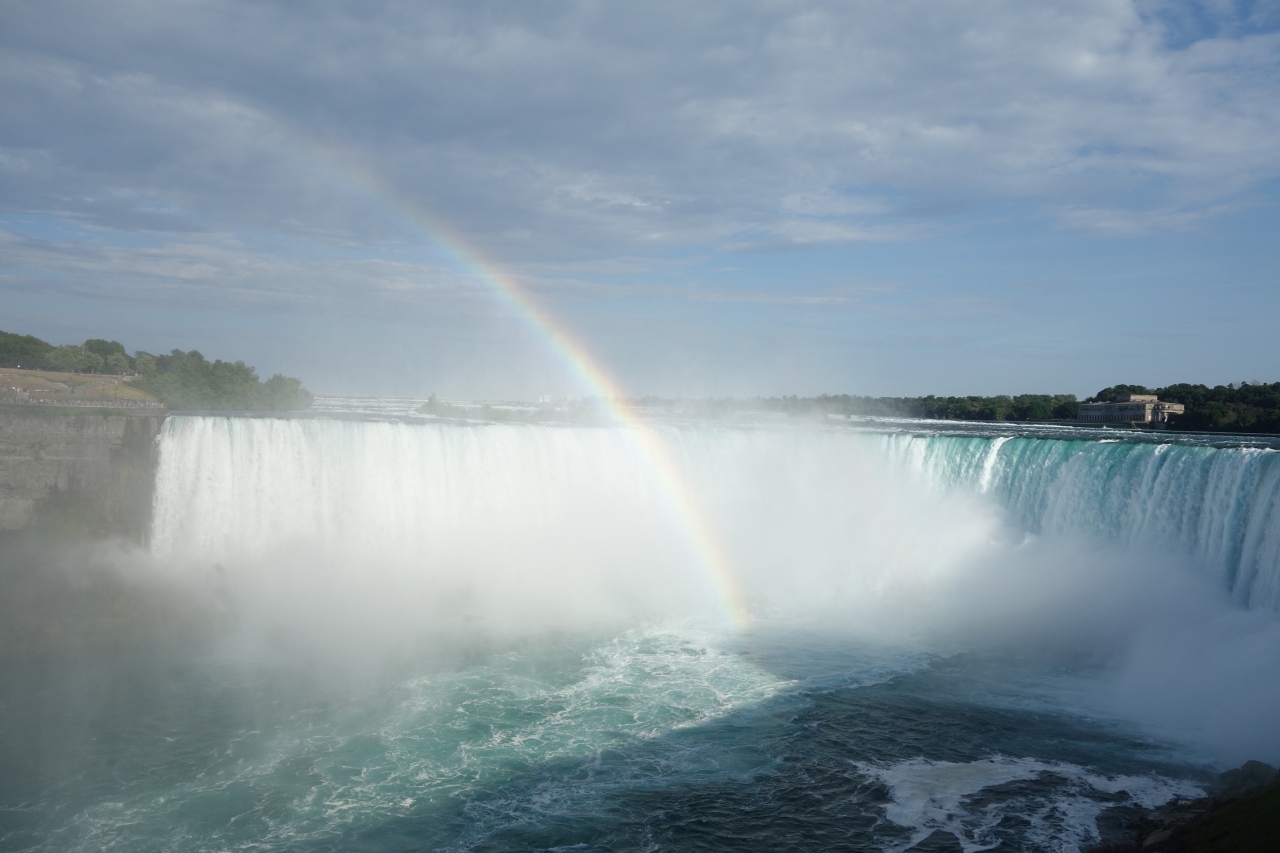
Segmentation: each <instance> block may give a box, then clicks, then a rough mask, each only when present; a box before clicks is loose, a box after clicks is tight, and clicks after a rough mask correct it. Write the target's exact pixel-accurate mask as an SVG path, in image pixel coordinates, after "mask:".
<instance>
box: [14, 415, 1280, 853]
mask: <svg viewBox="0 0 1280 853" xmlns="http://www.w3.org/2000/svg"><path fill="white" fill-rule="evenodd" d="M654 431H655V437H654V438H653V440H652V441H651V442H650V443H649V444H648V445H646V444H645V443H644V442H637V441H636V440H635V435H634V434H632V433H630V432H629V431H628V430H627V429H623V428H614V427H580V426H579V427H572V426H559V427H558V426H535V425H501V424H489V425H480V424H471V425H456V424H452V425H451V424H439V423H423V422H414V421H412V420H410V419H403V418H387V419H377V418H374V419H344V418H341V417H320V418H293V419H289V418H225V417H184V416H179V417H174V418H172V419H171V420H170V421H169V423H168V424H167V426H166V428H165V432H164V434H163V436H162V437H161V446H160V463H159V471H158V475H157V482H156V498H155V508H154V517H153V524H152V534H151V541H150V544H149V548H148V550H147V551H146V552H145V553H140V554H134V553H124V554H119V553H117V554H115V555H114V556H112V557H111V559H112V560H114V561H115V563H114V565H117V566H118V570H119V571H120V572H121V574H122V576H125V577H127V578H128V581H129V583H131V584H134V585H135V586H140V587H146V588H148V589H154V590H163V591H164V595H167V596H171V598H172V600H173V601H174V602H177V603H175V605H174V606H175V607H179V606H180V607H181V608H185V609H184V610H183V611H182V612H184V613H189V614H191V619H192V620H195V621H198V622H199V623H200V624H201V625H203V626H205V630H204V631H203V633H200V637H199V639H198V640H192V639H190V638H189V637H188V638H187V639H186V640H184V641H183V642H181V643H176V644H175V645H174V647H172V648H162V649H156V648H148V649H142V650H139V649H131V650H125V651H123V652H121V653H120V654H119V655H116V656H114V657H112V658H111V659H110V660H108V661H106V662H104V663H103V664H101V665H100V666H96V668H93V669H91V670H89V671H87V672H86V671H84V670H83V669H81V670H77V671H76V677H75V678H74V679H68V680H64V681H59V682H56V683H53V684H52V686H50V687H48V688H47V689H46V690H45V692H44V693H43V694H41V695H42V698H41V699H40V701H39V702H27V703H26V704H23V703H12V704H11V705H9V706H6V707H5V708H4V709H2V710H0V713H3V714H4V717H3V718H0V721H3V722H4V723H5V725H6V726H7V727H8V728H9V729H10V730H11V731H13V730H21V731H22V732H24V733H27V735H29V736H28V737H27V740H28V741H29V743H28V744H27V746H26V748H24V749H13V750H10V752H11V754H12V755H14V756H17V757H18V758H19V759H21V761H22V762H25V763H22V764H21V766H20V767H19V768H17V769H16V770H13V771H6V772H4V773H3V774H0V775H3V786H4V787H3V789H2V793H3V795H4V796H3V806H2V807H0V808H2V812H0V815H2V817H0V819H2V820H3V823H2V824H0V846H4V847H5V848H6V849H41V850H95V851H96V850H130V851H134V850H140V851H152V850H154V851H165V850H183V851H186V850H209V851H215V850H216V851H227V850H255V851H257V850H270V851H276V850H279V851H310V850H369V851H383V850H486V851H487V850H495V851H496V850H550V849H557V850H559V849H575V850H682V851H683V850H774V849H808V850H895V851H897V850H907V849H910V848H911V847H913V846H915V845H917V844H920V843H922V842H924V843H926V844H931V845H934V846H933V847H932V848H930V849H958V848H963V849H964V850H966V851H974V850H983V849H991V848H993V847H996V846H998V845H1000V844H1002V843H1003V844H1004V845H1005V846H1004V847H1003V848H1002V849H1016V850H1045V851H1069V850H1077V849H1081V848H1087V847H1088V846H1089V845H1090V844H1092V843H1096V842H1097V840H1098V830H1097V826H1096V823H1095V818H1096V817H1097V815H1098V814H1099V813H1100V812H1101V811H1102V810H1103V809H1105V808H1108V807H1109V806H1113V805H1116V804H1123V803H1138V804H1143V805H1155V804H1158V803H1162V802H1164V801H1166V800H1168V799H1170V798H1171V797H1173V796H1177V795H1189V794H1195V793H1196V792H1197V791H1198V790H1199V786H1200V785H1201V784H1202V783H1203V781H1204V779H1205V778H1206V774H1207V772H1208V771H1209V770H1210V769H1211V768H1213V767H1215V766H1221V765H1224V764H1227V763H1239V761H1241V760H1243V759H1245V758H1261V759H1264V760H1271V761H1275V760H1276V759H1277V758H1280V736H1278V735H1277V731H1276V727H1275V725H1274V719H1275V715H1276V714H1277V712H1280V687H1277V685H1280V630H1278V629H1277V624H1278V623H1277V619H1276V610H1277V609H1278V607H1280V453H1277V451H1276V450H1274V449H1271V448H1269V447H1266V446H1243V445H1241V446H1212V445H1209V444H1206V443H1204V442H1195V441H1189V440H1181V441H1180V440H1178V439H1176V438H1174V439H1169V440H1163V441H1155V440H1150V439H1149V437H1148V438H1141V437H1133V438H1130V439H1126V440H1116V436H1115V434H1110V433H1101V432H1099V433H1078V432H1071V431H1066V430H1062V431H1056V432H1054V431H1045V430H1024V431H1022V432H1018V431H1010V430H997V429H995V428H977V429H974V428H958V427H957V428H955V429H941V430H939V429H938V428H937V427H936V426H932V427H929V428H927V429H926V427H925V425H922V424H914V425H913V424H906V425H900V427H899V428H897V429H895V430H892V431H883V430H868V429H858V428H853V427H851V426H849V425H840V426H829V425H828V426H792V427H785V428H784V427H780V426H776V425H774V426H759V425H757V426H725V425H720V426H717V425H706V424H703V425H698V424H688V423H686V424H679V425H677V424H671V425H666V426H656V427H654ZM655 448H657V449H656V450H655ZM947 845H952V846H950V847H948V846H947ZM957 845H958V847H957Z"/></svg>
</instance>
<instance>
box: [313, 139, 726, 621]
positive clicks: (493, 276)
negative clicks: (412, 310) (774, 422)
mask: <svg viewBox="0 0 1280 853" xmlns="http://www.w3.org/2000/svg"><path fill="white" fill-rule="evenodd" d="M310 147H312V149H313V150H315V147H314V146H310ZM336 153H337V152H334V151H332V150H328V151H323V152H319V157H318V159H319V160H321V161H322V162H324V161H328V163H329V164H330V166H331V167H332V168H331V169H330V171H331V173H332V174H334V175H337V176H341V177H344V178H345V179H346V180H345V181H344V182H343V183H344V184H345V185H346V186H347V188H348V189H351V190H354V191H356V192H357V193H358V194H360V195H361V196H363V197H365V198H366V199H367V200H369V201H370V202H372V203H373V204H374V205H375V206H376V207H378V208H379V209H381V210H382V211H383V212H385V213H388V214H390V215H391V216H392V217H393V218H394V219H396V220H397V221H399V222H400V223H401V224H402V225H404V226H406V227H407V228H408V229H409V230H410V231H411V232H412V233H414V234H417V235H419V236H422V237H424V238H425V239H427V240H428V241H429V242H430V243H431V244H432V245H433V246H435V247H437V248H439V249H440V250H442V251H443V252H445V253H446V255H447V256H448V258H449V259H450V260H451V261H452V262H453V265H454V266H455V267H458V268H460V269H461V270H462V271H463V272H466V273H468V274H470V275H472V276H474V277H475V278H476V279H477V280H479V281H480V282H482V283H483V284H484V285H485V286H486V287H487V288H488V289H489V290H490V291H492V292H493V293H494V294H495V295H496V296H497V297H498V298H499V299H500V300H501V301H502V302H503V303H504V304H505V305H506V306H508V307H509V308H510V309H511V311H512V312H513V313H514V314H515V315H516V316H517V317H519V318H520V319H521V320H523V321H524V322H525V323H526V324H527V325H528V327H529V328H530V329H531V330H532V331H534V332H535V333H536V334H537V336H538V337H539V338H541V339H542V340H544V341H545V342H546V344H547V345H548V347H549V348H550V349H551V350H552V352H554V353H555V354H556V356H557V357H558V358H559V359H560V360H561V361H562V362H563V363H564V364H565V366H567V367H568V368H569V370H570V372H571V373H572V374H573V375H574V376H575V377H577V379H578V380H579V381H581V382H582V384H583V385H584V386H585V387H586V388H588V389H590V391H591V393H592V394H594V395H595V396H596V397H598V398H600V399H601V400H602V401H603V402H604V405H605V407H606V409H607V411H608V414H609V415H610V416H611V417H612V418H613V420H614V421H615V422H617V423H618V424H620V425H622V426H623V427H625V428H626V433H627V435H628V436H629V437H630V438H631V440H632V441H633V442H634V443H635V445H636V446H637V448H638V449H639V450H640V452H641V453H642V454H643V456H644V458H645V459H647V460H648V462H649V464H650V466H651V467H652V468H653V470H654V472H655V473H656V474H657V476H658V479H659V481H660V483H661V485H662V487H663V490H664V491H665V492H666V494H667V497H668V498H669V500H670V501H671V504H672V507H673V509H674V511H675V513H676V515H677V517H679V518H680V519H681V521H682V523H683V527H684V532H685V535H686V536H687V538H688V542H689V545H690V546H691V549H692V551H693V553H694V554H695V555H696V557H697V559H698V562H699V563H700V564H701V566H702V568H703V570H704V571H705V574H706V577H707V579H708V581H709V584H710V587H711V591H712V593H713V596H712V597H713V598H715V599H716V600H717V601H718V603H719V605H720V607H721V609H722V611H723V613H724V615H725V617H726V619H727V620H728V622H729V623H730V624H731V625H732V626H733V627H734V628H735V629H737V630H745V629H746V628H748V627H749V626H750V624H751V611H750V608H749V607H748V605H747V599H746V596H745V595H744V594H743V591H742V588H741V585H740V584H739V582H738V579H737V577H736V575H735V574H734V571H733V567H732V563H731V562H730V560H729V559H728V556H727V555H726V554H725V552H724V548H723V547H722V546H721V544H720V541H719V538H718V537H717V536H716V534H715V532H714V530H713V528H712V525H711V523H710V522H709V520H708V519H707V518H706V514H705V513H704V512H703V511H702V509H701V507H700V506H699V505H698V504H697V503H696V502H695V501H694V499H693V497H692V495H691V494H690V493H689V489H688V488H687V487H686V485H685V483H684V480H683V478H682V477H681V475H680V468H679V466H678V465H677V464H676V461H675V458H674V456H673V455H672V453H671V450H670V449H669V448H668V446H667V444H666V443H665V442H664V441H663V440H662V438H661V436H660V435H659V434H658V431H657V430H656V429H655V428H654V426H653V425H652V424H650V423H648V422H647V421H646V420H645V419H644V418H643V417H641V416H640V414H639V413H638V412H637V411H636V410H635V409H634V408H633V407H630V406H627V405H624V403H623V394H622V392H621V390H620V386H619V385H618V383H617V381H616V380H614V378H613V377H612V376H610V375H609V373H608V371H606V370H605V368H604V366H603V365H601V364H600V362H599V361H598V360H597V359H596V358H595V357H593V356H592V355H591V353H590V352H588V351H587V349H586V348H585V347H584V346H582V344H581V343H579V342H578V341H577V340H576V339H575V338H574V336H573V335H572V334H571V333H570V332H569V330H568V329H566V328H565V327H564V325H563V324H562V323H561V322H560V321H559V320H557V319H556V318H555V317H554V316H553V315H552V314H550V313H549V312H547V311H546V310H545V309H543V308H542V307H541V306H540V305H538V304H537V302H535V301H534V299H533V297H532V296H530V295H529V293H527V292H526V291H525V289H524V288H522V287H521V286H520V284H519V282H517V281H516V279H515V278H514V277H513V276H511V275H510V274H508V273H505V272H503V271H501V270H500V268H499V267H498V265H497V264H495V263H493V262H491V261H487V260H485V259H484V256H483V255H482V254H481V253H480V252H479V251H478V250H477V249H475V248H474V247H473V246H472V245H471V244H470V243H469V242H468V241H467V240H466V239H465V238H464V237H463V236H462V235H461V234H459V233H457V232H456V230H454V229H452V228H450V227H449V226H448V224H447V223H445V222H442V221H440V220H438V219H436V218H433V217H430V216H428V215H427V214H426V213H424V212H423V211H421V210H419V209H418V208H417V207H416V206H415V205H413V204H411V203H409V202H408V201H407V200H405V199H404V198H402V197H401V196H400V195H399V194H398V193H397V192H395V191H394V190H393V189H392V188H390V187H388V186H386V185H385V184H384V183H383V182H382V181H380V180H379V179H378V178H377V177H376V176H374V175H373V174H371V173H370V172H369V171H368V170H366V169H365V168H363V167H362V165H361V164H359V163H356V162H353V161H352V160H350V159H347V158H343V159H342V161H341V162H339V161H338V159H337V158H336V156H335V155H336Z"/></svg>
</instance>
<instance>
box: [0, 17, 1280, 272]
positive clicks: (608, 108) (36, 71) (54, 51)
mask: <svg viewBox="0 0 1280 853" xmlns="http://www.w3.org/2000/svg"><path fill="white" fill-rule="evenodd" d="M1264 6H1265V4H1254V6H1250V7H1249V8H1248V9H1246V10H1245V11H1244V12H1240V13H1237V12H1236V11H1235V7H1234V6H1230V5H1224V4H1220V3H1207V4H1200V5H1198V6H1195V7H1194V9H1191V8H1190V7H1188V6H1186V5H1185V4H1182V5H1178V4H1167V3H1140V4H1133V3H1129V2H1120V0H1090V2H1084V3H1046V4H1025V3H1015V2H998V0H989V2H978V0H972V2H961V3H953V4H946V5H944V6H939V5H938V4H934V3H926V2H923V0H920V2H910V0H909V1H908V2H878V3H866V4H858V5H857V6H850V5H847V4H835V3H824V2H797V3H785V4H780V3H774V2H765V0H760V1H759V2H747V3H736V4H732V5H729V4H705V3H700V4H689V3H675V2H655V3H653V4H645V5H644V6H643V7H628V8H618V7H613V6H610V7H605V6H601V5H599V4H595V3H591V2H585V0H584V2H576V3H564V4H555V5H544V4H492V3H476V2H466V3H463V2H457V3H434V4H430V5H423V4H419V3H410V2H380V3H372V4H364V5H362V6H360V7H358V8H357V7H348V6H339V5H323V6H306V7H298V6H297V5H295V4H286V3H276V4H245V3H240V2H231V0H211V2H206V3H201V4H168V3H159V2H144V1H143V0H135V2H126V3H114V4H101V3H95V2H70V1H68V2H48V3H42V4H34V5H28V6H19V7H13V8H9V9H7V10H6V27H5V30H4V34H3V35H2V36H0V39H3V41H2V42H0V50H2V51H3V53H2V54H0V80H2V81H3V83H2V84H0V111H3V114H4V115H5V116H6V119H5V122H4V123H3V127H2V128H0V203H3V205H4V207H5V209H7V210H9V211H22V212H27V213H39V214H45V215H51V216H56V217H62V218H66V219H70V220H74V221H77V222H81V223H84V224H87V225H91V226H94V227H99V228H106V229H115V230H122V231H126V232H135V231H145V232H150V233H160V232H171V233H179V232H201V231H208V232H210V233H233V234H243V233H244V232H246V231H249V230H255V231H263V232H267V233H273V234H277V235H282V236H288V237H290V238H300V239H304V240H307V241H311V242H314V243H317V244H320V245H326V246H342V245H346V246H362V247H369V246H377V245H387V244H404V243H408V242H412V241H414V240H418V239H421V236H420V235H417V234H414V233H413V229H406V228H405V227H404V226H403V224H402V223H401V222H399V221H398V220H397V216H396V215H395V214H394V213H391V212H388V211H387V209H386V207H387V201H386V199H385V198H380V197H379V196H378V194H377V193H376V192H375V193H372V194H371V193H370V191H369V189H368V187H369V184H368V182H365V183H361V182H360V181H359V180H355V179H354V178H353V175H355V174H357V173H358V172H360V171H361V170H363V171H365V172H368V173H371V174H373V175H375V176H376V178H377V181H376V182H375V183H377V184H381V185H385V186H389V187H392V188H394V195H395V196H397V197H398V201H397V204H403V205H406V206H408V207H410V208H416V209H418V210H421V211H424V212H429V213H431V214H433V215H435V216H437V217H441V218H445V219H447V220H449V221H450V222H451V223H452V224H453V226H454V227H456V228H457V229H458V230H460V231H461V232H463V233H465V234H468V235H469V236H470V237H471V238H472V239H473V240H475V241H476V242H477V243H479V244H480V245H482V246H484V247H485V249H486V251H488V252H491V253H493V254H494V255H496V256H498V257H501V258H503V259H504V260H506V261H509V262H512V263H535V262H557V261H566V260H588V259H591V258H600V257H607V256H609V255H637V254H638V255H646V254H648V255H652V254H655V253H663V252H669V251H673V250H680V249H686V248H688V247H693V246H697V247H712V248H716V247H718V248H722V249H724V248H739V247H748V248H749V247H752V246H758V245H785V244H795V245H812V244H830V243H844V242H857V241H865V240H901V239H915V238H918V236H919V235H920V234H921V233H927V231H928V229H929V228H930V227H932V226H931V224H930V220H931V219H933V218H936V215H935V214H931V213H930V211H934V210H937V209H938V208H939V207H946V208H947V209H952V210H954V209H956V208H959V209H971V210H976V209H980V208H982V207H983V206H984V205H988V204H991V203H993V202H1002V201H1008V200H1016V201H1018V202H1020V203H1026V204H1028V205H1030V208H1031V209H1032V210H1034V211H1038V213H1039V215H1041V216H1044V217H1047V218H1050V219H1053V220H1055V221H1057V222H1059V223H1060V224H1061V225H1062V226H1063V227H1066V228H1085V229H1097V228H1099V227H1100V226H1099V224H1098V223H1103V225H1102V226H1101V230H1104V231H1110V232H1118V233H1133V232H1144V231H1152V230H1155V231H1159V230H1165V229H1169V228H1183V227H1189V226H1190V225H1194V223H1195V222H1197V221H1201V220H1203V219H1204V218H1205V217H1210V216H1213V215H1214V214H1215V212H1217V211H1219V210H1222V209H1226V208H1227V207H1229V206H1230V205H1232V204H1235V203H1238V201H1239V200H1240V199H1241V198H1242V197H1244V196H1247V194H1248V193H1249V192H1251V191H1252V190H1253V189H1255V188H1256V187H1258V186H1260V185H1261V184H1262V183H1263V182H1265V181H1267V180H1270V179H1272V178H1275V177H1276V176H1277V175H1280V148H1277V146H1276V145H1275V144H1274V142H1275V139H1276V138H1277V136H1278V134H1277V131H1278V130H1280V34H1278V33H1277V32H1276V27H1277V22H1276V21H1275V20H1272V18H1267V17H1266V16H1265V14H1264V11H1265V10H1264V9H1262V8H1261V7H1264ZM1188 9H1190V11H1188ZM1273 17H1274V16H1273ZM351 164H357V165H358V168H355V167H352V165H351ZM1107 223H1118V224H1107ZM743 235H756V236H755V237H751V238H750V239H746V240H745V241H744V237H743Z"/></svg>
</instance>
